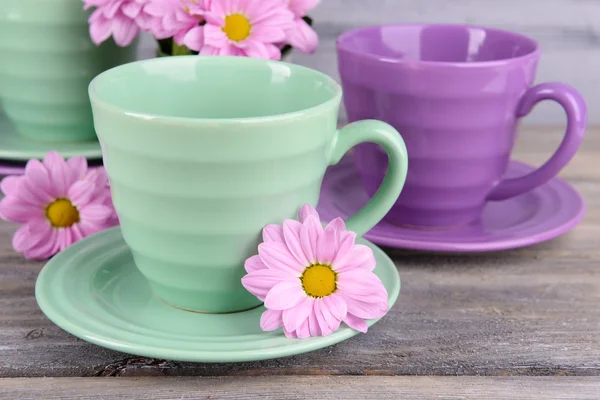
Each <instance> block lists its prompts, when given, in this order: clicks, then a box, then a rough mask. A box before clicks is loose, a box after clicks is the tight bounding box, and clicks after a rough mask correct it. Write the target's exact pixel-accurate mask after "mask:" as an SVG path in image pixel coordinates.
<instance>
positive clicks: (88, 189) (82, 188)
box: [67, 181, 96, 209]
mask: <svg viewBox="0 0 600 400" xmlns="http://www.w3.org/2000/svg"><path fill="white" fill-rule="evenodd" d="M95 191H96V186H95V185H94V184H93V183H92V182H89V181H78V182H75V184H73V186H71V187H70V188H69V192H68V193H67V196H68V198H69V200H71V202H72V203H73V205H74V206H75V207H77V208H78V209H80V208H83V207H85V206H86V205H87V204H88V203H89V202H90V200H91V199H92V196H93V195H94V192H95Z"/></svg>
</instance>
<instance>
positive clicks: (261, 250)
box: [258, 242, 306, 277]
mask: <svg viewBox="0 0 600 400" xmlns="http://www.w3.org/2000/svg"><path fill="white" fill-rule="evenodd" d="M258 254H259V255H260V259H261V260H262V261H263V262H264V263H265V265H266V266H267V267H269V268H270V269H274V270H283V271H287V272H289V273H291V274H293V275H294V276H297V277H300V275H301V274H302V271H304V269H305V267H306V266H305V265H301V264H300V263H299V262H298V260H296V259H295V258H294V256H293V255H292V254H291V253H290V251H289V249H288V248H287V246H286V245H285V244H284V243H279V242H267V243H261V244H260V245H258Z"/></svg>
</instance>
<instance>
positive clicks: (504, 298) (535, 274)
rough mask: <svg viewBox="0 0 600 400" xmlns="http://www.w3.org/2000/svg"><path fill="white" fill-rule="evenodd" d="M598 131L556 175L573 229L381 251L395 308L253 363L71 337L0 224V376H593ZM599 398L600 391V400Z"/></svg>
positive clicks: (543, 135)
mask: <svg viewBox="0 0 600 400" xmlns="http://www.w3.org/2000/svg"><path fill="white" fill-rule="evenodd" d="M559 140H560V129H551V130H532V131H526V132H524V133H523V134H522V135H521V136H520V139H519V145H518V149H519V150H518V152H517V158H519V159H522V160H524V161H528V162H532V163H541V162H542V161H544V160H545V159H546V158H547V157H548V154H549V152H550V151H551V150H553V149H554V147H555V145H556V143H555V142H558V141H559ZM598 159H600V127H599V128H596V129H591V130H590V132H588V137H587V139H586V143H585V145H584V148H583V149H582V151H581V152H580V154H579V155H578V156H577V157H576V159H575V160H574V161H573V162H572V163H571V164H570V165H569V167H568V168H566V169H565V171H564V173H563V177H565V178H566V179H568V180H569V181H570V182H571V183H572V184H573V185H574V186H575V187H577V189H578V190H580V191H581V193H582V194H583V196H584V197H585V198H586V200H587V203H588V213H587V215H586V217H585V219H584V220H583V222H582V223H581V224H580V225H579V226H578V227H577V229H575V230H574V231H572V232H571V233H569V234H567V235H565V236H563V237H560V238H558V239H555V240H553V241H550V242H546V243H543V244H540V245H537V246H533V247H529V248H525V249H520V250H513V251H506V252H496V253H489V254H462V255H461V254H456V255H444V254H431V253H426V252H410V251H402V250H391V249H386V251H387V252H388V253H389V254H390V255H391V256H392V257H393V258H394V259H395V261H396V264H397V265H398V268H399V271H400V273H401V275H402V279H403V288H402V293H401V295H400V299H399V301H398V303H397V305H396V306H395V307H394V308H393V310H392V311H391V312H390V313H389V314H388V315H387V316H386V317H385V318H384V319H383V320H382V321H380V323H378V324H377V325H375V326H374V327H373V328H372V329H371V330H370V331H369V333H368V334H367V335H359V336H357V337H355V338H353V339H351V340H348V341H346V342H344V343H340V344H338V345H336V346H332V347H330V348H327V349H323V350H321V351H316V352H313V353H309V354H305V355H300V356H297V357H290V358H284V359H279V360H271V361H264V362H254V363H238V364H214V365H213V364H195V363H179V362H171V361H164V360H152V359H144V358H139V357H132V356H129V355H126V354H122V353H118V352H114V351H109V350H105V349H102V348H100V347H97V346H94V345H91V344H88V343H86V342H83V341H81V340H78V339H76V338H74V337H72V336H71V335H69V334H68V333H66V332H64V331H62V330H61V329H59V328H58V327H56V326H54V325H53V324H52V323H51V322H50V321H49V320H47V319H46V318H45V317H44V316H43V314H42V313H41V312H40V311H39V309H38V308H37V305H36V303H35V299H34V283H35V279H36V277H37V274H38V272H39V270H40V269H41V268H42V265H43V264H42V263H38V262H29V261H24V260H23V259H22V257H21V256H20V255H18V254H15V253H14V252H12V250H11V246H10V236H11V235H12V233H13V232H14V229H15V227H14V226H13V225H10V224H7V223H0V376H2V377H34V376H145V375H160V376H162V375H205V376H225V375H238V376H239V375H249V376H250V375H251V376H260V375H267V376H273V375H387V376H391V375H405V374H409V375H413V374H425V375H431V374H436V375H494V376H502V375H554V376H555V375H582V376H583V375H588V376H591V375H596V376H597V375H600V329H599V328H600V323H599V321H600V273H599V272H598V271H599V267H600V168H599V166H598ZM599 397H600V396H599Z"/></svg>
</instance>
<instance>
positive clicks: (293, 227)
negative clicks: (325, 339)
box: [283, 219, 310, 330]
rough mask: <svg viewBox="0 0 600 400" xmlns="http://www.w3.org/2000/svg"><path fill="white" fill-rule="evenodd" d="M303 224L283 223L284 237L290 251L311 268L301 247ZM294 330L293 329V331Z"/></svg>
mask: <svg viewBox="0 0 600 400" xmlns="http://www.w3.org/2000/svg"><path fill="white" fill-rule="evenodd" d="M301 230H302V224H301V223H300V222H298V221H294V220H292V219H288V220H286V221H285V222H284V223H283V237H284V239H285V243H286V245H287V247H288V250H289V251H290V253H292V255H293V256H294V257H295V258H296V260H298V262H299V263H300V264H302V265H304V266H309V265H310V262H309V261H308V259H307V258H306V255H305V254H304V251H303V250H302V246H301V245H300V231H301ZM292 330H293V329H292Z"/></svg>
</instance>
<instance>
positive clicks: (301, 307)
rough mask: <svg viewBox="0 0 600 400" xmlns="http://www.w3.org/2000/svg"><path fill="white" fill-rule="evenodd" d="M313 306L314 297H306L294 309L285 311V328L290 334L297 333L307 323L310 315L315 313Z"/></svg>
mask: <svg viewBox="0 0 600 400" xmlns="http://www.w3.org/2000/svg"><path fill="white" fill-rule="evenodd" d="M313 304H314V299H313V298H312V297H305V298H303V299H302V300H301V301H300V302H299V303H298V304H296V305H295V306H294V307H292V308H289V309H287V310H285V311H283V326H284V327H285V329H287V330H288V331H290V332H291V331H295V330H296V329H298V328H299V327H300V325H302V324H303V323H304V322H306V319H307V318H308V314H310V313H312V312H313ZM307 328H308V327H307Z"/></svg>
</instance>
